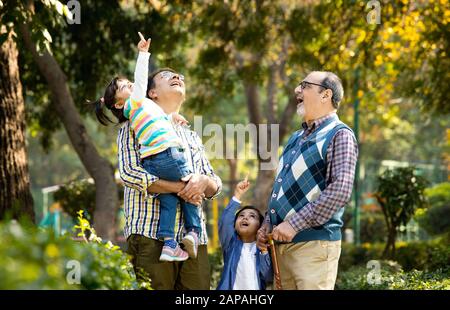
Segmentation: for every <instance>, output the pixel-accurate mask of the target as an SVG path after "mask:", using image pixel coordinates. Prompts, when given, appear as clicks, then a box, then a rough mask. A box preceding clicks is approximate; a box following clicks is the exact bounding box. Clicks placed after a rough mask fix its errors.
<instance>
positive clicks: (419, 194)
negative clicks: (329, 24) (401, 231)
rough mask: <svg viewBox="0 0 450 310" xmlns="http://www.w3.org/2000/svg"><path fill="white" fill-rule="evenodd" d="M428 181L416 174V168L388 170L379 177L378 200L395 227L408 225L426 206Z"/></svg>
mask: <svg viewBox="0 0 450 310" xmlns="http://www.w3.org/2000/svg"><path fill="white" fill-rule="evenodd" d="M427 183H428V182H427V180H426V179H424V178H423V177H421V176H417V175H415V173H414V167H407V168H398V169H394V170H386V171H385V172H384V173H383V174H382V175H381V176H379V177H378V193H377V194H376V197H377V200H378V202H379V204H380V205H381V207H382V208H383V212H384V213H385V216H386V217H387V220H388V222H389V223H391V224H392V225H393V226H394V227H398V226H399V225H401V224H403V225H406V224H408V222H409V220H410V219H411V218H412V216H413V214H414V212H415V210H416V209H417V208H421V207H423V206H425V203H426V199H425V195H424V190H425V187H426V185H427Z"/></svg>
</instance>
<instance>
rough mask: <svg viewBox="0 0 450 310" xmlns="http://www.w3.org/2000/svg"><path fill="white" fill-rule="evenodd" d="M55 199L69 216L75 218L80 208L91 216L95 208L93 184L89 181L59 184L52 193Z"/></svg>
mask: <svg viewBox="0 0 450 310" xmlns="http://www.w3.org/2000/svg"><path fill="white" fill-rule="evenodd" d="M54 198H55V201H57V202H59V203H60V205H61V208H63V210H64V211H65V212H67V213H68V214H69V215H70V216H71V217H73V218H76V217H77V214H78V211H79V210H80V209H81V208H82V209H83V210H84V211H85V212H86V213H87V214H88V215H87V216H88V217H91V216H93V215H94V210H95V185H94V184H93V183H91V182H89V181H86V180H83V181H73V182H70V183H68V184H66V185H63V186H61V187H60V188H59V189H58V190H57V191H56V192H55V194H54Z"/></svg>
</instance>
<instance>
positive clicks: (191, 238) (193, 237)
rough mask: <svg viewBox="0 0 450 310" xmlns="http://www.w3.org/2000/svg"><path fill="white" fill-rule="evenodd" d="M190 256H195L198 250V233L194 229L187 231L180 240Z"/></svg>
mask: <svg viewBox="0 0 450 310" xmlns="http://www.w3.org/2000/svg"><path fill="white" fill-rule="evenodd" d="M181 243H183V245H184V249H185V251H186V252H188V254H189V257H190V258H196V257H197V252H198V235H197V233H196V232H194V231H190V232H188V233H187V234H186V235H185V236H184V238H183V240H182V241H181Z"/></svg>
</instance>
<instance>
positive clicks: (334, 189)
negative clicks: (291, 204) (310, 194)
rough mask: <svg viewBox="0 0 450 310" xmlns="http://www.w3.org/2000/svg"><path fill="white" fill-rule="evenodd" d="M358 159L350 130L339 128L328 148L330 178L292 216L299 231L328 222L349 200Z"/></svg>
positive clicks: (293, 224)
mask: <svg viewBox="0 0 450 310" xmlns="http://www.w3.org/2000/svg"><path fill="white" fill-rule="evenodd" d="M357 158H358V145H357V143H356V140H355V138H354V136H353V134H352V133H351V132H350V131H349V130H345V129H344V130H339V131H338V132H337V133H336V135H335V137H334V138H333V141H332V142H331V143H330V145H329V146H328V149H327V176H329V177H328V178H327V179H328V180H331V182H330V183H329V184H328V186H327V187H326V188H325V190H323V191H322V193H321V194H320V195H319V197H318V198H317V199H316V200H315V201H313V202H310V203H309V204H307V205H306V206H304V207H303V208H302V209H300V210H299V211H298V212H297V213H296V214H294V215H293V216H292V217H291V218H290V219H289V223H290V224H291V226H292V227H293V228H294V229H295V230H296V231H297V232H299V231H301V230H304V229H307V228H310V227H315V226H320V225H323V224H325V223H326V222H327V221H328V220H329V219H330V218H331V217H332V216H333V214H334V213H336V211H337V210H339V209H340V208H342V207H344V206H345V205H346V204H347V202H348V201H349V200H350V197H351V194H352V188H353V181H354V178H355V167H356V161H357Z"/></svg>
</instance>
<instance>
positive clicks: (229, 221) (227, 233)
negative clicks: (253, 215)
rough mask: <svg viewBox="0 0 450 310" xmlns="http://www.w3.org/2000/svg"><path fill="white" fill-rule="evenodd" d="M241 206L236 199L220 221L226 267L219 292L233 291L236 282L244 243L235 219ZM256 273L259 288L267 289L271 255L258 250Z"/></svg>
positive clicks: (221, 242)
mask: <svg viewBox="0 0 450 310" xmlns="http://www.w3.org/2000/svg"><path fill="white" fill-rule="evenodd" d="M240 206H241V204H240V203H239V202H237V201H235V200H234V199H231V200H230V203H229V204H228V206H227V207H226V208H225V210H224V211H223V212H222V216H221V217H220V220H219V239H220V244H221V246H222V253H223V261H224V266H223V270H222V275H221V279H220V282H219V285H218V286H217V289H218V290H232V289H233V285H234V281H235V280H236V270H237V266H238V263H239V259H240V257H241V251H242V245H243V242H242V241H241V240H240V239H239V236H238V235H237V233H236V230H235V229H234V218H235V214H236V211H237V209H238V208H239V207H240ZM256 271H257V275H258V279H259V287H260V288H261V289H265V288H266V283H267V282H272V277H273V272H272V263H271V261H270V255H269V254H268V253H265V254H262V253H261V251H260V250H259V249H257V250H256Z"/></svg>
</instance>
